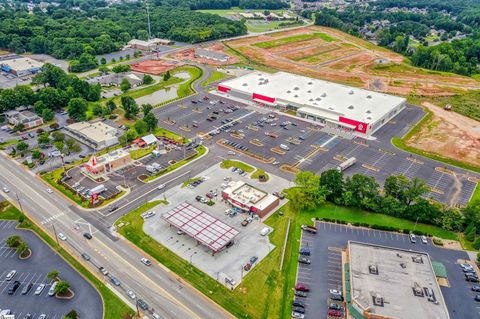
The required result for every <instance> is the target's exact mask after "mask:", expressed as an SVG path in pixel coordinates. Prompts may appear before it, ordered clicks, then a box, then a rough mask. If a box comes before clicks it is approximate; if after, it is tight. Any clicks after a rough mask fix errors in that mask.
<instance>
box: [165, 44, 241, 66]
mask: <svg viewBox="0 0 480 319" xmlns="http://www.w3.org/2000/svg"><path fill="white" fill-rule="evenodd" d="M202 48H203V49H206V50H209V51H213V52H217V53H222V54H226V55H228V56H229V58H228V60H227V61H225V62H222V61H215V60H210V59H205V58H200V57H195V50H194V49H186V50H183V51H179V52H176V53H172V54H171V55H170V57H171V58H173V59H175V60H178V61H186V60H188V61H194V62H198V63H203V64H207V65H216V66H220V65H228V64H234V63H238V62H240V58H239V57H237V56H235V55H232V54H228V53H227V52H225V50H226V49H227V48H226V47H225V45H223V44H222V43H214V44H211V45H206V46H202Z"/></svg>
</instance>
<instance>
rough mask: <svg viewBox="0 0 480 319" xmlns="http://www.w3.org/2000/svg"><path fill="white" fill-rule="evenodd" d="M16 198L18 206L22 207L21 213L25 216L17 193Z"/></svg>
mask: <svg viewBox="0 0 480 319" xmlns="http://www.w3.org/2000/svg"><path fill="white" fill-rule="evenodd" d="M15 197H17V202H18V206H20V211H21V212H22V214H24V215H25V213H24V212H23V207H22V203H21V202H20V197H18V194H17V193H15Z"/></svg>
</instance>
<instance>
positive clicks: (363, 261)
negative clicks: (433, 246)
mask: <svg viewBox="0 0 480 319" xmlns="http://www.w3.org/2000/svg"><path fill="white" fill-rule="evenodd" d="M347 260H348V269H349V270H348V271H347V272H346V277H347V278H346V280H347V281H348V282H349V283H346V285H345V287H346V289H347V300H346V301H347V305H348V307H349V310H350V307H352V308H353V312H355V313H356V314H357V315H356V316H355V314H353V313H352V311H349V312H350V313H351V314H353V315H354V317H355V318H357V319H358V317H359V316H360V317H361V318H375V319H383V318H385V319H387V318H388V319H393V318H395V319H401V318H404V319H411V318H429V319H449V318H450V316H449V313H448V310H447V307H446V304H445V301H444V299H443V295H442V291H441V290H440V287H439V285H438V282H437V279H436V276H435V272H434V270H433V267H432V263H431V261H430V256H429V255H428V254H426V253H422V252H417V251H412V250H404V249H397V248H391V247H385V246H378V245H371V244H365V243H360V242H354V241H349V242H348V247H347Z"/></svg>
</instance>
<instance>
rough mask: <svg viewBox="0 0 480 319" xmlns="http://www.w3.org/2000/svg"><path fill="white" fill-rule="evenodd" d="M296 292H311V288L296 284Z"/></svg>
mask: <svg viewBox="0 0 480 319" xmlns="http://www.w3.org/2000/svg"><path fill="white" fill-rule="evenodd" d="M295 290H298V291H305V292H309V291H310V288H309V287H308V286H307V285H305V284H296V285H295Z"/></svg>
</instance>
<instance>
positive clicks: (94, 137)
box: [65, 122, 118, 151]
mask: <svg viewBox="0 0 480 319" xmlns="http://www.w3.org/2000/svg"><path fill="white" fill-rule="evenodd" d="M65 133H66V134H67V135H69V136H71V137H73V138H74V139H76V140H78V141H79V142H81V143H83V144H85V145H87V146H90V147H91V148H93V149H94V150H97V151H98V150H102V149H104V148H107V147H110V146H113V145H115V144H118V138H117V136H116V134H117V129H116V128H114V127H111V126H110V125H107V124H105V123H103V122H78V123H73V124H70V125H68V126H65Z"/></svg>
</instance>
